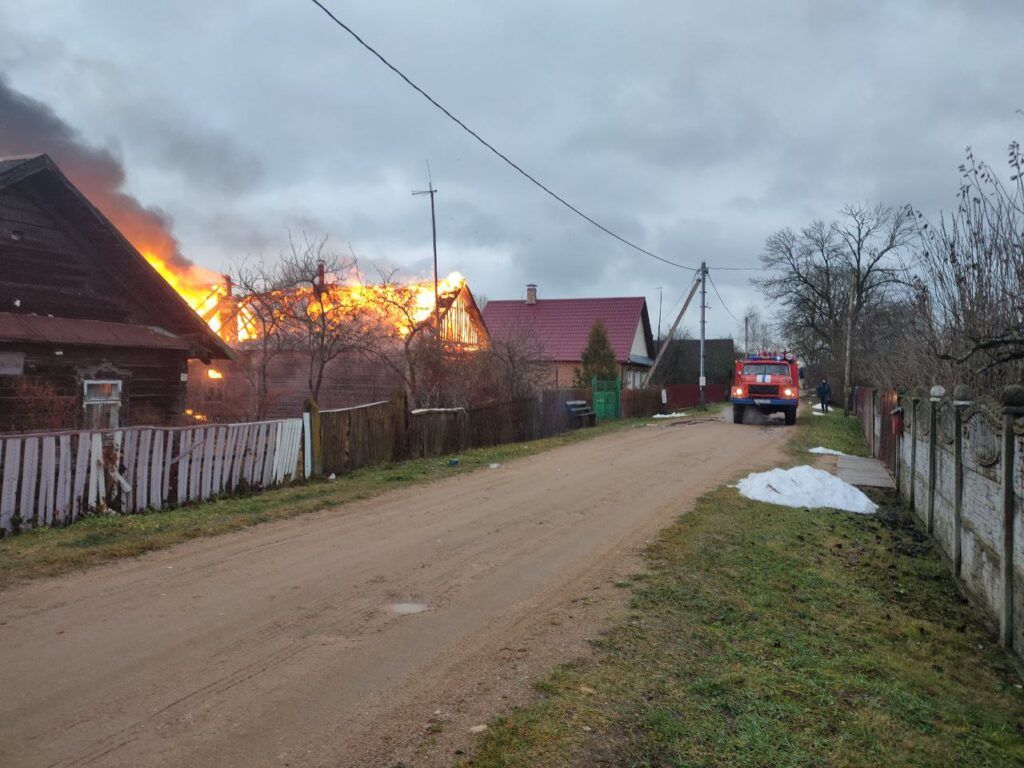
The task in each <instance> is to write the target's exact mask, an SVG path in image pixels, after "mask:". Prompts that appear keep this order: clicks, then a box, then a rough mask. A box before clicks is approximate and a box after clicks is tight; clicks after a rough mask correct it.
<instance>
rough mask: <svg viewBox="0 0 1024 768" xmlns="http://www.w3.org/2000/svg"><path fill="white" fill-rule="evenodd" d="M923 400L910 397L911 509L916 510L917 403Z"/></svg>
mask: <svg viewBox="0 0 1024 768" xmlns="http://www.w3.org/2000/svg"><path fill="white" fill-rule="evenodd" d="M920 401H921V398H919V397H911V398H910V509H911V510H914V511H916V507H915V506H914V501H915V498H914V497H915V496H916V495H917V494H916V493H915V488H916V487H917V483H916V482H915V475H916V474H917V404H918V403H919V402H920Z"/></svg>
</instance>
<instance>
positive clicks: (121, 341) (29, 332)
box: [0, 312, 190, 349]
mask: <svg viewBox="0 0 1024 768" xmlns="http://www.w3.org/2000/svg"><path fill="white" fill-rule="evenodd" d="M0 341H5V342H15V343H25V344H77V345H83V346H95V347H144V348H147V349H152V348H154V347H158V348H161V349H188V348H189V347H190V344H189V342H188V341H186V340H185V339H182V338H180V337H178V336H175V335H174V334H172V333H168V332H167V331H165V330H164V329H163V328H156V327H154V326H150V325H134V324H132V323H109V322H106V321H103V320H81V319H71V318H67V317H48V316H43V315H15V314H12V313H10V312H0Z"/></svg>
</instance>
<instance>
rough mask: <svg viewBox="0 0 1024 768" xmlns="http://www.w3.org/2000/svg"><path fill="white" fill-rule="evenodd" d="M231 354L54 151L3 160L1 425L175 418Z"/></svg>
mask: <svg viewBox="0 0 1024 768" xmlns="http://www.w3.org/2000/svg"><path fill="white" fill-rule="evenodd" d="M232 356H233V353H232V352H231V350H230V348H229V347H228V346H227V345H226V344H225V343H224V342H223V341H222V340H221V339H220V338H219V337H218V336H217V335H216V334H215V333H214V332H213V331H212V330H211V329H210V328H209V326H207V324H206V323H204V322H203V321H202V320H201V319H200V318H199V317H198V316H197V315H196V313H195V312H194V311H192V309H191V308H190V307H189V306H188V304H187V303H186V302H185V300H184V299H182V298H181V297H180V296H179V295H178V294H177V292H175V290H174V289H173V288H172V287H171V286H170V285H169V284H168V283H167V282H166V281H165V280H164V279H163V278H162V277H161V276H160V275H159V274H158V273H157V272H156V270H154V269H153V268H152V267H151V266H150V265H149V263H148V262H147V261H146V259H145V258H144V257H143V256H142V254H140V253H139V251H137V250H136V249H135V248H134V247H133V246H132V244H131V243H129V242H128V240H127V239H125V237H124V236H122V235H121V233H120V232H119V231H118V230H117V228H116V227H114V225H113V224H112V223H111V222H110V221H109V220H108V219H107V218H106V217H105V216H104V215H103V214H102V213H100V212H99V211H98V210H97V209H96V208H95V207H94V206H93V205H92V204H91V203H90V202H89V201H88V200H87V199H86V198H85V196H84V195H83V194H82V193H81V192H80V191H79V190H78V189H76V188H75V186H74V185H73V184H72V183H71V182H70V181H69V180H68V179H67V177H65V176H64V174H63V173H62V172H61V171H60V169H59V168H58V167H57V165H56V164H55V163H54V162H53V160H51V159H50V158H49V157H48V156H47V155H36V156H32V157H20V158H9V159H0V433H2V432H11V431H26V430H37V429H53V428H61V427H90V428H105V427H111V426H124V425H127V424H139V423H148V424H166V423H171V422H172V421H174V420H175V419H176V418H177V417H178V415H179V414H180V413H181V411H182V408H183V407H184V399H185V389H186V380H187V375H188V361H189V359H190V358H198V359H200V360H203V361H205V362H207V363H208V362H210V361H211V360H214V359H230V358H231V357H232Z"/></svg>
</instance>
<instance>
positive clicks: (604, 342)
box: [576, 320, 619, 387]
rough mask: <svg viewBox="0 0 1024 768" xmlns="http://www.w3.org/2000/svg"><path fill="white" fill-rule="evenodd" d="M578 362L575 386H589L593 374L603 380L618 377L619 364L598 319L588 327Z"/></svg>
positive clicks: (602, 325) (602, 324)
mask: <svg viewBox="0 0 1024 768" xmlns="http://www.w3.org/2000/svg"><path fill="white" fill-rule="evenodd" d="M580 363H581V366H580V367H579V368H577V369H576V386H577V387H589V386H590V382H591V379H592V378H593V377H594V376H597V378H599V379H603V380H605V381H610V380H612V379H617V378H618V377H619V364H618V362H616V360H615V352H613V351H612V345H611V344H610V343H609V342H608V331H607V330H605V327H604V323H602V322H601V321H600V320H595V321H594V325H593V326H591V328H590V336H589V337H588V338H587V346H586V347H585V348H584V350H583V355H582V358H581V359H580Z"/></svg>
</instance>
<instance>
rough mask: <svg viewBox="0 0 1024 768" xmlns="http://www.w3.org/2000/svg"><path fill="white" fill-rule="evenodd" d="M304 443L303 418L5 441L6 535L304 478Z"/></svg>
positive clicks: (0, 505) (0, 477) (2, 524)
mask: <svg viewBox="0 0 1024 768" xmlns="http://www.w3.org/2000/svg"><path fill="white" fill-rule="evenodd" d="M302 442H303V441H302V419H282V420H278V421H262V422H251V423H247V424H211V425H204V426H197V427H131V428H127V429H119V430H111V431H104V432H90V431H81V432H48V433H40V434H27V435H11V436H7V437H3V436H0V529H2V530H4V531H7V532H10V531H11V530H12V529H13V527H14V526H13V522H14V518H15V516H17V517H18V518H19V528H21V529H22V530H24V529H26V528H29V527H38V526H45V525H54V524H56V525H63V524H65V523H67V522H70V521H74V520H76V519H78V518H79V517H80V516H82V515H84V514H89V513H92V512H96V511H109V512H120V513H122V514H131V513H134V512H141V511H143V510H146V509H161V508H163V507H166V506H173V505H178V504H184V503H187V502H197V501H204V500H206V499H209V498H211V497H213V496H216V495H219V494H230V493H232V492H234V491H237V490H239V489H242V488H249V489H259V488H267V487H270V486H273V485H278V484H280V483H283V482H285V481H287V480H289V479H292V478H293V477H295V476H296V473H297V464H298V460H299V451H300V447H301V445H302ZM300 474H301V473H300Z"/></svg>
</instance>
